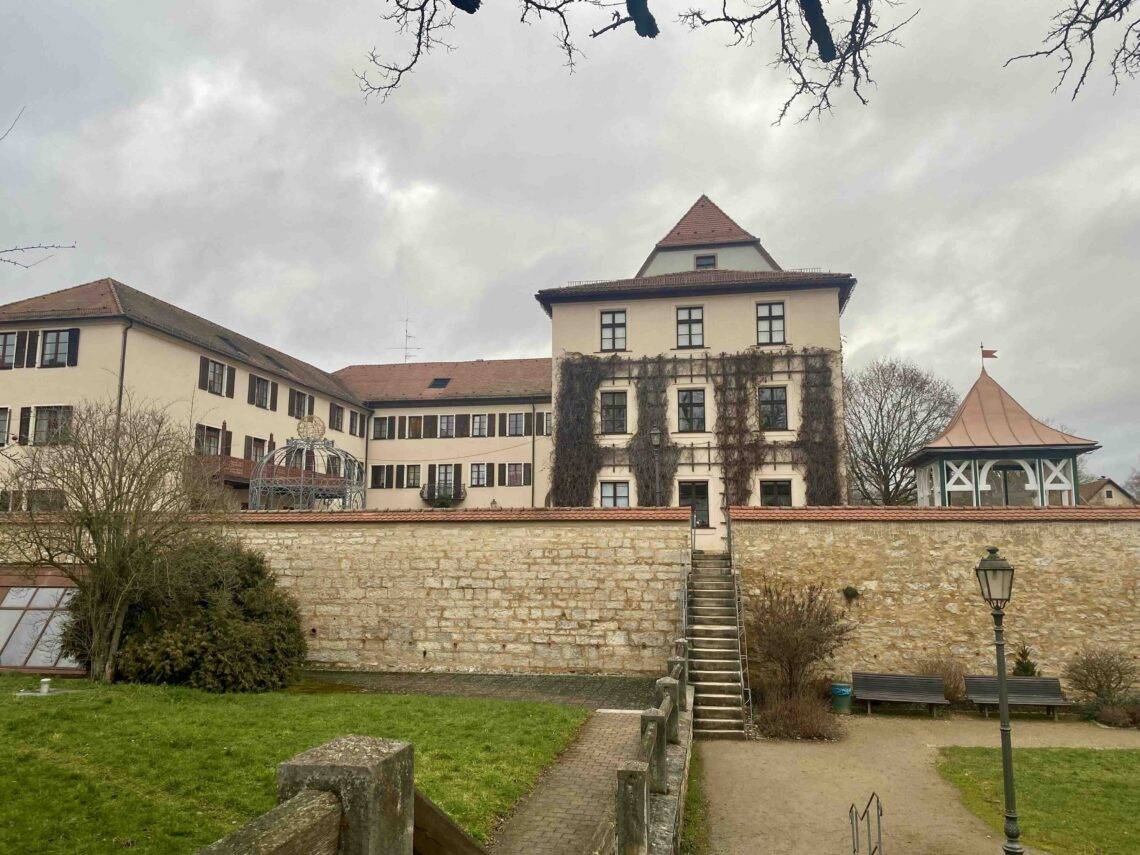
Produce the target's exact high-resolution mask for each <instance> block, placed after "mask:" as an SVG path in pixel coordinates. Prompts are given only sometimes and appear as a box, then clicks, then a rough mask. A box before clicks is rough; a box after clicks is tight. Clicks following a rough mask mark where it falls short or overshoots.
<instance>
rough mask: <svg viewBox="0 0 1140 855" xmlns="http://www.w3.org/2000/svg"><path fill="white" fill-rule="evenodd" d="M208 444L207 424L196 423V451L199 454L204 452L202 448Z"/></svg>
mask: <svg viewBox="0 0 1140 855" xmlns="http://www.w3.org/2000/svg"><path fill="white" fill-rule="evenodd" d="M205 445H206V426H205V425H194V451H195V453H197V454H201V453H202V449H203V448H204V447H205Z"/></svg>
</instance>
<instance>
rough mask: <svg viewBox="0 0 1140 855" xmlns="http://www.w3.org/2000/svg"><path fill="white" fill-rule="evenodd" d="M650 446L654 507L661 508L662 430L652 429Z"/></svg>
mask: <svg viewBox="0 0 1140 855" xmlns="http://www.w3.org/2000/svg"><path fill="white" fill-rule="evenodd" d="M649 444H650V445H651V446H652V447H653V505H654V507H658V508H659V507H661V428H657V427H655V428H651V429H650V431H649Z"/></svg>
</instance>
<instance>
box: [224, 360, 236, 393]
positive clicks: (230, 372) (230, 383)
mask: <svg viewBox="0 0 1140 855" xmlns="http://www.w3.org/2000/svg"><path fill="white" fill-rule="evenodd" d="M236 379H237V369H236V368H234V367H233V366H232V365H227V366H226V397H227V398H232V397H233V396H234V380H236Z"/></svg>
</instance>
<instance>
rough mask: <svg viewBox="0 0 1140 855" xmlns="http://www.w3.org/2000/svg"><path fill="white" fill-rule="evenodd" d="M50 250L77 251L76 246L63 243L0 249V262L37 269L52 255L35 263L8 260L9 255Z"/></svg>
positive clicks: (13, 259)
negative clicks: (37, 266)
mask: <svg viewBox="0 0 1140 855" xmlns="http://www.w3.org/2000/svg"><path fill="white" fill-rule="evenodd" d="M49 249H75V244H73V243H69V244H62V243H37V244H35V245H32V246H13V247H9V248H8V249H0V261H2V262H4V263H5V264H14V265H16V266H17V267H22V268H24V269H25V270H27V269H28V268H29V267H35V266H36V265H37V264H39V263H41V262H44V261H47V260H48V259H49V258H51V257H52V255H54V254H55V253H52V255H45V256H43V257H41V258H37V259H36V260H35V261H20V260H19V259H16V258H8V253H12V252H34V251H36V250H49Z"/></svg>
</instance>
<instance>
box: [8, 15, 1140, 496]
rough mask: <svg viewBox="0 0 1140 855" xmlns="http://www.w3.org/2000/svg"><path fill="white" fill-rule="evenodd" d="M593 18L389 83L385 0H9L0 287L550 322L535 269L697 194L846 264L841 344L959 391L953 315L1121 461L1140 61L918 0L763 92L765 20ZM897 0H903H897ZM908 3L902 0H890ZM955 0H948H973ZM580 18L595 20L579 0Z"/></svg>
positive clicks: (533, 331) (853, 358) (587, 261)
mask: <svg viewBox="0 0 1140 855" xmlns="http://www.w3.org/2000/svg"><path fill="white" fill-rule="evenodd" d="M681 5H682V4H669V5H664V4H660V3H658V4H656V5H655V7H654V8H655V9H656V13H657V19H658V22H659V23H660V24H661V25H662V34H661V36H660V37H659V38H657V39H656V40H653V41H650V40H647V39H638V38H636V37H635V35H634V33H633V31H632V30H631V29H630V28H628V27H627V28H624V29H623V30H620V31H618V32H616V33H612V34H610V35H609V36H608V37H606V38H602V39H598V40H593V41H591V40H589V39H585V42H587V43H585V44H583V48H584V49H585V51H586V53H587V56H586V57H585V59H583V60H582V61H581V63H580V64H579V67H578V70H577V72H576V73H575V74H573V75H568V74H567V73H566V70H565V69H564V68H563V65H562V58H561V56H560V55H559V53H558V52H557V49H556V46H555V44H554V42H553V37H552V31H551V29H550V28H549V27H548V26H547V25H545V24H541V23H540V24H535V25H533V26H524V25H519V24H518V23H517V17H518V14H517V9H516V8H515V6H514V5H513V4H512V3H509V2H500V0H487V2H486V5H485V7H484V9H483V10H482V11H480V12H479V14H477V15H475V16H472V17H468V16H465V15H463V16H460V18H461V19H460V18H457V19H456V23H457V26H456V28H455V30H454V31H453V32H452V33H451V35H450V37H449V38H450V40H451V42H452V43H453V44H454V45H455V47H456V48H457V50H456V51H455V52H454V53H452V54H444V53H439V54H434V55H432V56H430V57H428V59H427V61H426V62H425V63H424V65H423V67H422V69H421V70H419V71H418V72H416V73H415V75H414V76H413V77H412V78H410V79H409V81H408V83H407V85H406V86H405V88H404V89H403V90H402V91H400V92H398V93H396V95H395V96H393V98H391V99H390V100H389V101H388V102H387V103H381V102H379V101H376V100H374V101H372V102H369V103H364V102H363V101H362V99H361V96H360V94H359V92H358V90H357V85H356V82H355V80H354V78H353V70H354V69H361V68H363V67H364V66H365V56H366V52H367V51H368V50H369V49H370V48H372V47H373V46H374V45H375V46H379V47H381V48H383V47H385V46H394V45H395V42H394V41H393V40H392V39H391V37H390V35H389V34H390V31H391V26H390V25H389V24H387V23H385V22H383V21H381V20H380V19H379V12H380V10H381V9H382V6H381V4H380V2H377V1H376V0H371V2H359V0H350V1H349V2H341V3H333V4H328V3H322V4H316V3H306V4H302V3H291V4H282V3H269V2H261V3H255V2H248V3H234V2H230V0H199V1H198V2H195V3H193V4H187V3H177V4H175V3H160V2H155V0H149V2H126V0H117V2H115V3H113V4H112V3H76V2H74V0H66V2H56V0H37V2H35V3H28V2H19V0H0V14H2V16H3V20H4V22H5V27H4V28H5V35H4V42H5V49H4V51H3V52H2V53H0V81H2V86H0V121H3V123H4V124H5V125H6V124H7V121H8V120H10V118H11V117H12V116H14V115H15V113H16V111H17V110H18V109H19V108H20V107H21V106H22V105H27V110H26V112H25V114H24V116H23V118H22V119H21V121H20V123H19V124H18V125H17V127H16V129H15V130H14V131H13V132H12V134H11V135H10V136H9V137H8V139H6V140H5V141H4V142H3V143H0V200H2V206H0V243H4V244H5V245H10V244H14V243H20V242H31V241H46V240H52V241H61V242H71V241H74V242H75V243H76V244H77V248H76V249H74V250H71V251H67V252H61V253H59V254H57V255H56V256H55V257H54V258H52V259H50V260H48V261H46V262H45V263H43V264H40V265H38V266H37V267H35V268H33V269H31V270H27V271H22V270H18V269H16V268H14V267H11V266H10V265H6V266H4V268H3V269H0V288H2V289H3V292H2V295H0V296H3V298H4V299H3V302H7V301H8V300H12V299H17V298H20V297H24V296H28V295H32V294H37V293H42V292H45V291H50V290H56V289H59V288H63V287H67V286H69V285H73V284H78V283H81V282H86V281H89V280H92V279H96V278H99V277H102V276H113V277H115V278H117V279H120V280H121V281H123V282H125V283H127V284H129V285H133V286H134V287H137V288H140V289H142V290H145V291H148V292H150V293H152V294H154V295H156V296H159V297H162V298H164V299H167V300H170V301H173V302H175V303H177V304H179V305H180V306H183V307H184V308H187V309H189V310H191V311H194V312H197V313H200V314H202V315H205V316H207V317H209V318H210V319H212V320H214V321H216V322H218V323H221V324H224V325H226V326H229V327H232V328H234V329H236V330H239V331H241V332H243V333H245V334H247V335H250V336H252V337H254V338H257V339H259V340H262V341H264V342H266V343H268V344H272V345H274V346H276V347H279V348H281V349H283V350H287V351H289V352H291V353H294V354H296V355H298V356H300V357H302V358H305V359H308V360H309V361H311V362H313V363H315V364H317V365H319V366H321V367H323V368H326V369H330V370H332V369H336V368H339V367H341V366H343V365H345V364H349V363H355V362H385V361H399V360H400V359H401V358H402V354H401V353H400V351H398V350H395V349H392V348H396V347H398V346H399V345H400V344H401V343H402V321H401V320H400V318H402V317H403V316H405V315H407V316H408V317H410V318H411V322H410V323H411V329H412V332H413V333H414V335H415V336H416V341H415V343H416V344H417V345H419V346H420V347H421V348H422V349H421V350H420V351H418V352H417V353H416V358H417V359H420V360H434V359H467V358H474V357H480V356H481V357H506V356H533V355H547V354H549V349H550V344H549V323H548V320H547V318H546V316H545V315H544V314H543V312H542V310H541V309H540V308H539V306H538V305H537V303H535V302H534V300H533V297H532V295H533V293H534V292H535V291H536V290H537V289H539V288H545V287H551V286H556V285H559V284H563V283H565V282H567V281H570V280H578V279H597V278H617V277H622V276H629V275H633V273H634V272H636V270H637V268H638V266H639V264H640V263H641V261H642V260H643V259H644V257H645V255H646V254H647V252H648V251H649V249H650V248H651V247H652V245H653V244H654V243H655V242H656V241H657V240H658V239H659V238H660V237H662V236H663V235H664V234H665V232H666V231H667V230H668V229H669V227H670V226H672V225H673V223H674V222H675V221H676V220H677V219H678V218H679V217H680V216H681V214H683V213H684V212H685V210H686V209H687V208H688V207H689V205H691V204H692V202H693V201H694V200H695V199H696V197H697V196H698V195H699V194H701V193H702V192H703V193H707V194H709V196H710V197H712V199H713V200H714V201H716V202H717V203H718V204H719V205H720V206H721V207H722V208H724V210H725V211H726V212H727V213H728V214H729V215H730V216H732V217H733V218H735V219H736V220H737V221H738V222H739V223H740V224H741V225H742V226H744V227H745V228H747V229H750V230H751V231H752V232H753V233H754V234H757V235H758V236H760V238H761V239H762V240H763V242H764V244H765V246H766V247H767V248H768V250H769V251H770V252H771V253H772V254H773V255H774V256H775V258H776V259H777V260H778V261H779V262H780V263H781V264H782V265H783V266H785V267H822V268H824V269H829V270H838V271H846V272H850V273H852V274H854V275H855V276H856V277H858V280H859V285H858V287H857V289H856V291H855V294H854V296H853V298H852V300H851V302H850V304H849V305H848V308H847V311H846V313H845V315H844V318H843V331H844V336H845V339H846V359H847V365H848V367H849V368H851V367H854V368H858V367H859V366H861V365H863V364H865V363H866V362H868V361H869V360H871V359H874V358H876V357H878V356H882V355H886V354H898V355H903V356H906V357H909V358H912V359H914V360H917V361H918V362H919V363H921V364H922V365H924V366H926V367H928V368H930V369H933V370H935V371H937V372H940V373H942V374H944V375H946V376H947V377H949V378H950V379H951V380H952V381H953V382H954V384H955V385H956V386H957V388H958V389H959V390H960V391H962V392H965V390H966V389H967V388H968V387H969V385H970V383H971V382H973V380H974V379H975V377H976V375H977V371H978V364H979V363H978V344H979V342H982V341H984V342H985V343H986V345H987V346H994V347H997V348H998V349H999V350H1000V357H999V360H998V361H997V362H996V363H990V365H991V369H990V370H991V373H992V374H993V376H994V377H995V378H997V379H998V381H999V382H1001V383H1002V384H1003V385H1005V386H1006V388H1007V389H1009V391H1010V392H1011V393H1012V394H1013V395H1014V396H1015V397H1017V398H1018V400H1020V401H1021V403H1022V404H1024V405H1025V406H1026V407H1027V408H1028V409H1029V410H1030V411H1031V412H1033V413H1034V414H1035V415H1037V416H1039V417H1041V418H1048V419H1052V420H1055V421H1057V422H1059V423H1063V424H1065V425H1067V426H1069V427H1070V428H1072V429H1073V430H1074V431H1076V432H1077V433H1079V434H1081V435H1083V436H1087V437H1092V438H1095V439H1097V440H1099V441H1100V442H1101V443H1102V444H1103V445H1104V450H1103V451H1101V452H1099V453H1098V454H1097V455H1096V456H1095V457H1094V458H1093V460H1092V461H1091V463H1090V468H1091V469H1093V470H1094V471H1097V472H1105V473H1107V474H1111V475H1114V476H1116V477H1118V478H1123V477H1125V476H1127V474H1128V472H1129V471H1130V469H1131V468H1132V467H1133V466H1138V465H1140V382H1138V378H1137V374H1138V369H1140V359H1138V356H1137V351H1138V348H1137V342H1138V338H1140V333H1138V330H1140V296H1138V294H1137V289H1138V287H1140V275H1138V272H1137V271H1138V270H1140V158H1138V157H1137V152H1140V81H1138V82H1134V83H1130V84H1125V85H1124V86H1123V87H1122V88H1121V90H1120V91H1119V92H1118V93H1117V94H1116V95H1115V96H1113V94H1112V89H1111V84H1110V82H1109V81H1108V79H1107V77H1106V75H1105V74H1104V73H1103V71H1102V70H1101V71H1097V72H1096V73H1094V74H1093V77H1092V79H1091V82H1090V84H1089V86H1088V88H1087V90H1086V91H1085V92H1084V93H1082V95H1081V97H1080V98H1079V99H1078V100H1077V102H1076V103H1072V102H1070V101H1069V100H1068V98H1067V97H1066V96H1065V95H1060V94H1059V95H1054V94H1051V92H1050V87H1051V85H1052V82H1053V75H1054V68H1053V67H1052V66H1049V65H1046V64H1021V65H1019V66H1017V67H1014V68H1010V69H1005V70H1002V68H1001V63H1002V61H1003V60H1004V59H1005V58H1006V57H1007V56H1008V55H1010V54H1012V53H1015V52H1018V51H1019V50H1024V49H1028V48H1031V47H1032V46H1033V44H1034V42H1035V41H1036V39H1037V36H1038V34H1039V33H1040V32H1041V31H1042V30H1043V29H1044V27H1045V24H1046V21H1047V17H1048V14H1049V11H1050V9H1051V8H1052V7H1053V6H1055V5H1057V0H1052V2H1049V0H1035V2H1017V3H987V2H981V0H977V2H969V3H967V2H965V1H964V0H963V2H956V3H936V4H935V3H931V4H927V6H926V8H923V9H922V12H921V13H920V15H919V17H918V18H917V19H916V20H915V21H914V22H913V23H912V24H911V25H910V26H909V27H908V29H907V30H906V31H905V32H904V34H903V36H902V39H903V41H904V42H905V47H903V48H900V49H889V50H888V52H886V53H880V54H879V55H878V56H877V58H876V66H875V71H876V73H877V76H878V82H879V87H878V89H877V90H876V91H875V92H874V93H873V98H872V102H871V104H870V106H868V107H861V106H859V105H857V104H856V103H854V102H853V101H852V100H851V99H849V98H842V99H840V101H839V105H838V106H839V109H838V110H837V112H836V113H835V114H834V115H832V116H830V117H828V118H825V119H824V120H823V121H821V122H811V123H807V124H792V123H788V124H786V125H784V126H781V127H773V126H772V124H771V123H772V120H773V119H774V118H775V114H776V111H777V108H778V106H779V104H780V103H781V101H782V99H783V97H784V96H785V94H786V91H787V90H786V87H785V84H784V82H783V79H782V75H781V74H780V73H779V72H777V71H774V70H772V69H770V68H769V67H768V60H769V57H770V54H771V44H770V43H768V44H767V45H763V44H759V45H756V46H754V47H751V48H736V49H727V48H725V47H723V44H724V42H725V41H726V39H725V34H723V33H709V32H705V33H699V34H690V33H688V32H686V31H685V30H684V29H683V28H682V27H681V26H680V25H679V24H677V23H676V22H675V21H674V20H673V19H674V18H675V16H676V14H677V12H678V11H679V9H680V8H681ZM914 5H919V4H914ZM912 8H913V6H912ZM967 9H968V12H969V14H968V15H967V14H966V11H967ZM579 20H580V23H581V25H582V28H583V29H588V28H590V27H591V26H596V25H597V22H598V18H597V17H596V15H594V14H591V12H590V11H589V10H586V11H585V12H584V13H583V14H582V15H581V16H580V18H579Z"/></svg>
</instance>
